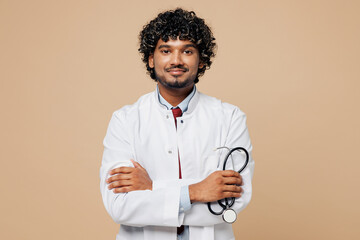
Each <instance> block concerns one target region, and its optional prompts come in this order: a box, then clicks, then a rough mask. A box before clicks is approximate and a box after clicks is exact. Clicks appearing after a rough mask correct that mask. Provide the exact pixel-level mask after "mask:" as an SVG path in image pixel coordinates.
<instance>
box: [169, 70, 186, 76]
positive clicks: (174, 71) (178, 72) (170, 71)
mask: <svg viewBox="0 0 360 240" xmlns="http://www.w3.org/2000/svg"><path fill="white" fill-rule="evenodd" d="M166 71H167V72H168V73H170V74H171V75H173V76H179V75H182V74H184V73H185V72H187V69H185V68H170V69H166Z"/></svg>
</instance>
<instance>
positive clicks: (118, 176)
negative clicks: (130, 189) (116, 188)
mask: <svg viewBox="0 0 360 240" xmlns="http://www.w3.org/2000/svg"><path fill="white" fill-rule="evenodd" d="M129 179H131V174H128V173H123V174H116V175H114V176H112V177H109V178H108V179H107V180H106V182H107V183H112V182H114V181H119V180H129Z"/></svg>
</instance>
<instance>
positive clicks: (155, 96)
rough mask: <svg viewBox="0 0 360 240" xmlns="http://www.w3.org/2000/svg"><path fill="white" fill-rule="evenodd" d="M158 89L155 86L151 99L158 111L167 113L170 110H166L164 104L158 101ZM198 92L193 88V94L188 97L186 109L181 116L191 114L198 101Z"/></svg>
mask: <svg viewBox="0 0 360 240" xmlns="http://www.w3.org/2000/svg"><path fill="white" fill-rule="evenodd" d="M158 91H159V90H158V88H156V89H155V92H154V94H153V99H154V101H155V102H156V105H157V106H159V109H160V111H162V112H163V113H164V114H168V113H169V112H171V110H168V109H167V107H166V106H165V105H163V104H161V103H160V101H159V98H158V94H159V92H158ZM199 94H200V93H199V92H198V90H197V88H195V94H194V96H193V97H192V98H191V99H190V102H189V105H188V109H187V111H186V112H184V114H183V117H186V115H189V114H191V113H192V112H193V111H194V110H195V108H196V106H197V103H198V102H199Z"/></svg>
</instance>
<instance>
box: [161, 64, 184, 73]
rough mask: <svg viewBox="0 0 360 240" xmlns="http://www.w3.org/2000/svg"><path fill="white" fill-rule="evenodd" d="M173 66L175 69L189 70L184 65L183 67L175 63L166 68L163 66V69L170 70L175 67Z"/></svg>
mask: <svg viewBox="0 0 360 240" xmlns="http://www.w3.org/2000/svg"><path fill="white" fill-rule="evenodd" d="M175 68H177V69H182V70H184V72H187V71H189V69H188V68H186V67H184V66H183V65H176V66H172V67H168V68H165V70H166V71H167V72H169V71H170V70H172V69H175Z"/></svg>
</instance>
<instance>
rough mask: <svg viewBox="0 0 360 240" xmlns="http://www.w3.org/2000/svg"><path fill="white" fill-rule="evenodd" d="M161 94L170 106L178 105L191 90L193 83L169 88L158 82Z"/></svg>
mask: <svg viewBox="0 0 360 240" xmlns="http://www.w3.org/2000/svg"><path fill="white" fill-rule="evenodd" d="M158 87H159V92H160V94H161V96H162V97H163V98H164V99H165V100H166V101H167V102H168V103H170V104H171V105H172V106H174V107H176V106H177V105H179V104H180V103H181V102H182V101H183V100H184V99H185V98H186V97H187V96H188V95H189V94H190V93H191V91H192V90H193V87H194V84H191V85H190V86H186V87H184V88H169V87H165V86H163V85H162V84H160V83H158Z"/></svg>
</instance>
